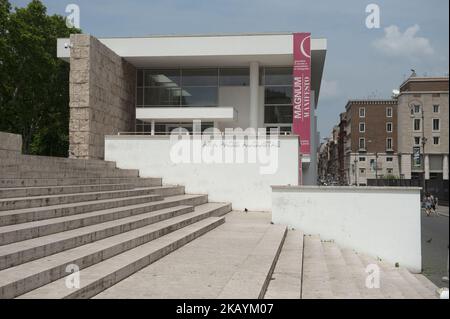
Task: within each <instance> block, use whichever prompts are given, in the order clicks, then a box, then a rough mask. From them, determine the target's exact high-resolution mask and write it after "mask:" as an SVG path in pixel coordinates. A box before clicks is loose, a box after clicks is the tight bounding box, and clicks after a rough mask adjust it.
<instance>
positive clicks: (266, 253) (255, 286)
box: [218, 225, 287, 299]
mask: <svg viewBox="0 0 450 319" xmlns="http://www.w3.org/2000/svg"><path fill="white" fill-rule="evenodd" d="M286 233H287V228H286V226H281V225H272V226H271V227H269V228H268V229H267V231H266V233H265V234H264V236H263V237H262V239H261V240H260V242H259V243H258V245H257V246H256V247H255V249H254V251H253V252H252V253H251V254H250V255H249V256H248V257H247V258H246V259H245V261H244V262H243V263H242V264H241V265H239V269H238V270H237V271H236V272H235V273H234V274H233V276H232V277H231V279H230V280H229V281H228V283H227V284H226V285H225V287H224V288H223V290H222V291H221V293H220V295H219V296H218V298H219V299H235V298H236V296H239V298H240V299H262V298H263V297H264V295H265V293H266V290H267V287H268V285H269V282H270V279H271V278H272V274H273V271H274V269H275V265H276V263H277V260H278V256H279V255H280V252H281V248H282V247H283V242H284V240H285V237H286Z"/></svg>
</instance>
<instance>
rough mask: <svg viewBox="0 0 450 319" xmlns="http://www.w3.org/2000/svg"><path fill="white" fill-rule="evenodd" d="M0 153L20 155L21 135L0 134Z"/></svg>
mask: <svg viewBox="0 0 450 319" xmlns="http://www.w3.org/2000/svg"><path fill="white" fill-rule="evenodd" d="M0 151H8V152H17V153H22V135H18V134H12V133H6V132H0Z"/></svg>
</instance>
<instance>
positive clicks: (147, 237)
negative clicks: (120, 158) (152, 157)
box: [0, 151, 231, 298]
mask: <svg viewBox="0 0 450 319" xmlns="http://www.w3.org/2000/svg"><path fill="white" fill-rule="evenodd" d="M230 211H231V205H230V204H228V203H209V202H208V196H207V195H205V194H202V195H188V194H185V190H184V187H183V186H179V185H162V180H161V179H159V178H139V176H138V171H137V170H123V169H117V168H116V166H115V163H113V162H105V161H100V160H75V159H64V158H52V157H40V156H28V155H21V154H19V153H17V152H8V151H1V152H0V298H17V297H21V298H89V297H92V296H95V295H96V294H98V293H100V292H101V291H103V290H105V289H107V288H108V287H111V286H113V285H115V284H116V283H117V282H119V281H121V280H122V279H124V278H126V277H128V276H130V275H131V274H133V273H135V272H137V271H138V270H140V269H142V268H144V267H146V266H148V265H150V264H152V263H154V262H155V261H157V260H159V259H161V258H162V257H164V256H166V255H168V254H170V253H171V252H173V251H175V250H176V249H178V248H179V247H181V246H183V245H185V244H186V243H188V242H190V241H192V240H194V239H196V238H197V237H199V236H202V235H203V234H205V233H207V232H208V231H210V230H212V229H214V228H215V227H217V226H219V225H221V224H223V223H224V221H225V219H224V217H223V215H224V214H226V213H228V212H230ZM78 269H80V273H79V274H80V278H81V281H80V287H79V289H75V290H74V289H67V286H66V284H67V282H66V281H67V278H68V276H69V277H70V275H71V274H72V272H73V271H76V270H78ZM74 282H75V281H74Z"/></svg>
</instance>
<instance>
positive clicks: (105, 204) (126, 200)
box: [0, 194, 162, 227]
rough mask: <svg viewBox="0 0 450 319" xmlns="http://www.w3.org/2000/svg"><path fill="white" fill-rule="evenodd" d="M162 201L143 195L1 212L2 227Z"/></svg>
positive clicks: (158, 198)
mask: <svg viewBox="0 0 450 319" xmlns="http://www.w3.org/2000/svg"><path fill="white" fill-rule="evenodd" d="M159 200H162V197H161V196H160V195H153V194H152V195H142V196H132V197H123V198H113V199H102V200H94V201H89V202H83V203H72V204H65V205H54V206H47V207H34V208H25V209H16V210H12V211H1V212H0V227H3V226H9V225H15V224H21V223H28V222H33V221H39V220H44V219H50V218H58V217H65V216H71V215H76V214H83V213H88V212H93V211H97V210H104V209H110V208H116V207H123V206H129V205H136V204H143V203H149V202H154V201H159Z"/></svg>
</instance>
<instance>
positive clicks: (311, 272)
mask: <svg viewBox="0 0 450 319" xmlns="http://www.w3.org/2000/svg"><path fill="white" fill-rule="evenodd" d="M303 243H304V250H303V278H302V299H333V298H334V295H333V293H332V287H331V278H330V273H329V271H328V266H327V262H326V260H325V254H324V251H323V246H322V241H321V240H320V236H319V235H305V237H304V239H303Z"/></svg>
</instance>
